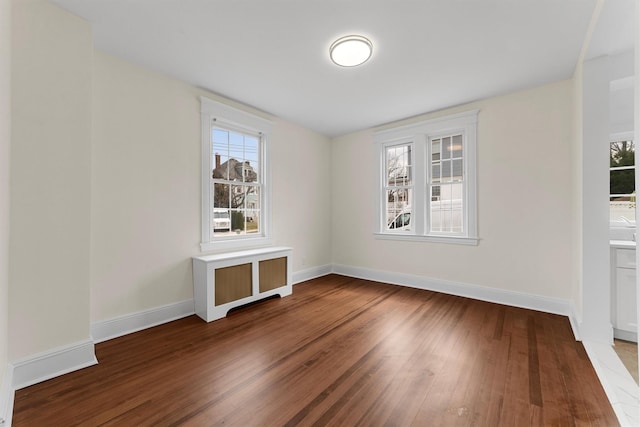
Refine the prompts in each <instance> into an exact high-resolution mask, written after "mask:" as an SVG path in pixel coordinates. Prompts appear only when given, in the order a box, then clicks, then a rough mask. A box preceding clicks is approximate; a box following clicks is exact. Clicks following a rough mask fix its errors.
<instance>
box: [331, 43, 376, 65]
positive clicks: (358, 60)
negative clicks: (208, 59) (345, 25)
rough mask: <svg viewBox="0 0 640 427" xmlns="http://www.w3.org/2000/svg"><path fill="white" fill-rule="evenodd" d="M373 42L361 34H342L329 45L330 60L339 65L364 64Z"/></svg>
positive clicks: (369, 54) (369, 56) (371, 49)
mask: <svg viewBox="0 0 640 427" xmlns="http://www.w3.org/2000/svg"><path fill="white" fill-rule="evenodd" d="M371 52H373V44H371V40H369V39H367V38H366V37H362V36H344V37H340V38H339V39H338V40H336V41H334V42H333V43H332V44H331V47H329V56H330V57H331V60H332V61H333V62H334V63H335V64H337V65H340V66H341V67H355V66H356V65H360V64H364V63H365V62H367V60H368V59H369V58H371Z"/></svg>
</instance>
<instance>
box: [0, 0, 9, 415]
mask: <svg viewBox="0 0 640 427" xmlns="http://www.w3.org/2000/svg"><path fill="white" fill-rule="evenodd" d="M0 93H1V94H2V96H0V417H5V416H6V415H5V414H4V405H5V402H4V399H7V396H5V395H4V392H3V391H4V390H5V389H6V388H7V386H6V385H5V379H6V377H7V366H8V362H9V146H10V140H11V3H10V1H9V0H0Z"/></svg>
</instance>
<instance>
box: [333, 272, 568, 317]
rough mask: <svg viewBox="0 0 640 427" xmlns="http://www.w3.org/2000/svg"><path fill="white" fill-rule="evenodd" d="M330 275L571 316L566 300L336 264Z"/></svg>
mask: <svg viewBox="0 0 640 427" xmlns="http://www.w3.org/2000/svg"><path fill="white" fill-rule="evenodd" d="M333 272H334V273H336V274H342V275H344V276H350V277H357V278H359V279H366V280H373V281H376V282H383V283H391V284H394V285H401V286H408V287H410V288H417V289H425V290H429V291H436V292H442V293H444V294H451V295H458V296H462V297H467V298H473V299H477V300H481V301H488V302H494V303H498V304H505V305H510V306H513V307H521V308H528V309H531V310H537V311H543V312H545V313H553V314H561V315H564V316H568V317H571V315H572V310H571V303H570V302H569V301H568V300H563V299H559V298H550V297H543V296H539V295H532V294H526V293H522V292H514V291H507V290H503V289H496V288H488V287H484V286H478V285H472V284H468V283H459V282H451V281H447V280H439V279H431V278H428V277H422V276H413V275H409V274H402V273H396V272H389V271H381V270H372V269H368V268H361V267H352V266H346V265H339V264H334V265H333ZM570 320H571V319H570Z"/></svg>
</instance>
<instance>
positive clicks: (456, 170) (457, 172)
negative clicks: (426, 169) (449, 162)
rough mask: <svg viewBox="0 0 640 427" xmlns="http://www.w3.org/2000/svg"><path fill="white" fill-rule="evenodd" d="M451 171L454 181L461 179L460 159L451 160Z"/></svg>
mask: <svg viewBox="0 0 640 427" xmlns="http://www.w3.org/2000/svg"><path fill="white" fill-rule="evenodd" d="M451 173H452V175H453V180H454V181H462V159H455V160H453V170H452V171H451Z"/></svg>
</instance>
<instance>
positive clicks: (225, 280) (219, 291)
mask: <svg viewBox="0 0 640 427" xmlns="http://www.w3.org/2000/svg"><path fill="white" fill-rule="evenodd" d="M291 254H292V249H291V248H287V247H272V248H263V249H255V250H250V251H241V252H231V253H225V254H218V255H205V256H200V257H194V258H193V291H194V292H193V293H194V300H195V311H196V314H197V315H198V316H200V317H201V318H202V319H203V320H205V321H207V322H210V321H212V320H216V319H220V318H222V317H225V316H226V315H227V312H228V311H229V310H230V309H232V308H235V307H239V306H241V305H244V304H248V303H250V302H254V301H258V300H260V299H263V298H267V297H270V296H274V295H280V296H281V297H284V296H287V295H291V292H292V288H291Z"/></svg>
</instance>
